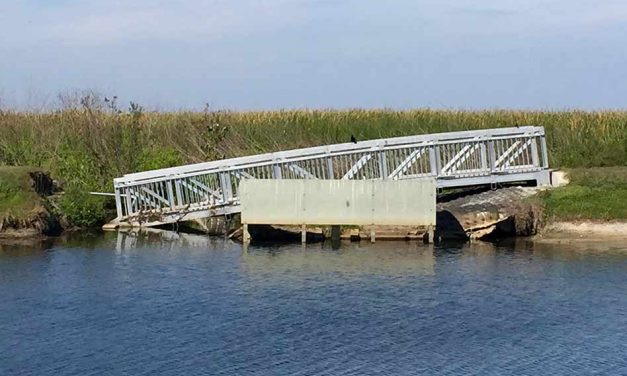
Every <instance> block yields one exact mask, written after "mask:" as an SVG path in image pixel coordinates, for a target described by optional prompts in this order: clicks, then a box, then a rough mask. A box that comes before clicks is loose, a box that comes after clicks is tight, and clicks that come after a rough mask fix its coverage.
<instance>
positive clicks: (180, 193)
mask: <svg viewBox="0 0 627 376" xmlns="http://www.w3.org/2000/svg"><path fill="white" fill-rule="evenodd" d="M174 189H175V190H176V205H177V206H183V205H185V204H184V201H183V191H182V190H181V179H176V180H175V181H174Z"/></svg>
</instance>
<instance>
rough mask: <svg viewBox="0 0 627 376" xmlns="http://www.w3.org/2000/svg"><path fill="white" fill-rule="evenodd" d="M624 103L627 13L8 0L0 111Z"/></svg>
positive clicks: (606, 8) (493, 3) (187, 0)
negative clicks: (69, 98) (66, 97)
mask: <svg viewBox="0 0 627 376" xmlns="http://www.w3.org/2000/svg"><path fill="white" fill-rule="evenodd" d="M79 90H94V91H96V92H99V93H101V94H103V95H108V96H112V95H117V96H118V97H119V98H120V99H121V100H122V101H129V100H134V101H136V102H139V103H141V104H143V105H144V106H145V107H147V108H151V109H152V108H154V109H182V108H191V109H199V108H202V106H203V104H204V103H209V104H210V105H211V107H213V108H226V109H236V110H249V109H277V108H347V107H364V108H380V107H389V108H399V109H403V108H414V107H432V108H450V109H483V108H522V109H567V108H582V109H603V108H625V107H626V106H627V1H624V0H598V1H594V0H568V1H567V0H525V1H520V0H472V1H470V0H468V1H462V0H457V1H454V0H386V1H381V0H379V1H373V0H265V1H261V0H257V1H255V0H202V1H201V0H125V1H122V0H106V1H104V0H80V1H79V0H22V1H9V0H0V107H20V106H21V107H24V106H25V107H29V106H30V107H37V106H54V105H56V104H57V95H58V94H60V93H71V92H76V91H79Z"/></svg>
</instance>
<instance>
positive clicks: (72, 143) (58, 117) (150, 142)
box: [0, 96, 627, 223]
mask: <svg viewBox="0 0 627 376" xmlns="http://www.w3.org/2000/svg"><path fill="white" fill-rule="evenodd" d="M514 125H541V126H544V127H545V128H546V131H547V142H548V147H549V155H550V165H551V167H554V168H582V167H598V166H603V167H606V166H625V165H627V111H626V112H582V111H568V112H542V111H477V112H470V111H434V110H411V111H389V110H344V111H333V110H318V111H308V110H298V111H272V112H225V111H201V112H170V113H159V112H146V111H144V110H143V109H142V108H141V107H140V106H138V105H136V104H131V105H130V106H129V108H128V109H120V108H119V106H118V105H117V104H115V103H112V102H104V101H101V100H100V99H98V98H97V97H94V96H87V97H84V98H82V99H81V100H80V101H78V102H77V103H75V104H74V105H71V106H67V107H65V108H64V109H60V110H57V111H50V112H47V113H28V112H19V113H18V112H11V111H8V112H7V111H4V112H2V111H0V129H1V130H2V132H0V165H7V166H34V167H41V168H44V169H46V170H49V171H50V172H51V173H52V175H53V176H54V177H55V178H58V179H62V180H63V181H64V182H65V190H66V191H67V206H68V207H70V209H72V210H73V212H74V213H75V214H76V217H77V218H82V219H81V220H82V221H83V222H86V223H87V222H88V223H95V222H97V221H95V220H94V221H91V220H88V219H89V218H90V217H94V216H96V215H102V214H101V213H103V211H102V210H101V207H102V206H103V205H105V204H106V202H105V201H103V200H93V199H92V198H89V197H88V196H87V195H86V194H85V192H88V191H107V192H110V191H112V179H113V178H114V177H116V176H121V175H123V174H125V173H128V172H134V171H142V170H148V169H156V168H162V167H170V166H175V165H179V164H184V163H194V162H201V161H207V160H213V159H221V158H228V157H235V156H242V155H250V154H255V153H261V152H269V151H278V150H285V149H292V148H299V147H306V146H315V145H323V144H328V143H338V142H347V141H348V140H349V138H350V135H351V134H354V135H355V136H356V137H357V139H359V140H366V139H373V138H380V137H393V136H404V135H411V134H425V133H436V132H447V131H457V130H468V129H481V128H494V127H508V126H514ZM84 208H85V213H82V212H81V211H82V210H83V209H84ZM94 213H99V214H94Z"/></svg>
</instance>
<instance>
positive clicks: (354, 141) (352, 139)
mask: <svg viewBox="0 0 627 376" xmlns="http://www.w3.org/2000/svg"><path fill="white" fill-rule="evenodd" d="M351 142H352V143H353V144H356V143H357V139H356V138H355V136H354V135H352V134H351Z"/></svg>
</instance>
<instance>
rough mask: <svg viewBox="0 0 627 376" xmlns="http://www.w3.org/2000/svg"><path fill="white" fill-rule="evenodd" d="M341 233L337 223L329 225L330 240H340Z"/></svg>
mask: <svg viewBox="0 0 627 376" xmlns="http://www.w3.org/2000/svg"><path fill="white" fill-rule="evenodd" d="M341 234H342V228H341V227H340V226H339V225H333V226H331V240H332V241H334V242H335V241H340V236H341Z"/></svg>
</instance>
